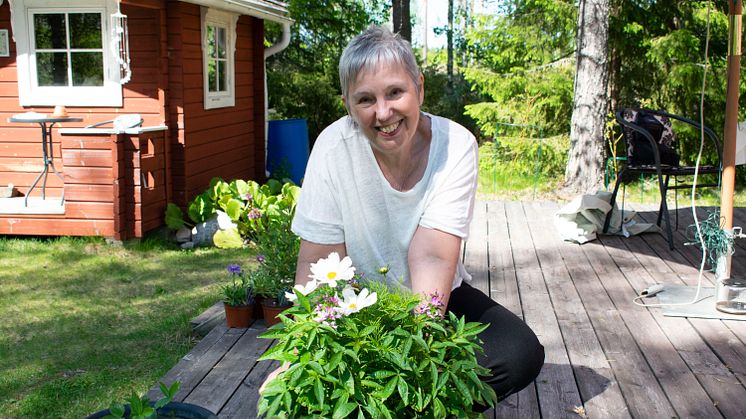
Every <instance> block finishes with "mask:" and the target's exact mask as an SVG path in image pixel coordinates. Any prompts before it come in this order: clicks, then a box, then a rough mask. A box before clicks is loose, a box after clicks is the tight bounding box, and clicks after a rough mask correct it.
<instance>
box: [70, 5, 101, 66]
mask: <svg viewBox="0 0 746 419" xmlns="http://www.w3.org/2000/svg"><path fill="white" fill-rule="evenodd" d="M68 18H69V20H70V47H71V48H101V14H99V13H70V14H69V15H68ZM73 78H74V77H73Z"/></svg>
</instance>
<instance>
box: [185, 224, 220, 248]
mask: <svg viewBox="0 0 746 419" xmlns="http://www.w3.org/2000/svg"><path fill="white" fill-rule="evenodd" d="M219 229H220V227H219V226H218V217H213V218H210V219H209V220H207V221H205V222H204V223H199V224H197V225H196V226H194V228H193V229H192V241H193V242H194V246H195V247H197V246H213V245H214V244H215V243H214V242H213V241H212V236H214V235H215V233H216V232H217V231H218V230H219Z"/></svg>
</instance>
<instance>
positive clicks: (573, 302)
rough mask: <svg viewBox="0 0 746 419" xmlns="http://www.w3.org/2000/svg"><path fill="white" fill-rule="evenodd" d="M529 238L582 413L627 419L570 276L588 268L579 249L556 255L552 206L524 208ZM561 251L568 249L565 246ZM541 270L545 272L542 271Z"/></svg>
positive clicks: (605, 361)
mask: <svg viewBox="0 0 746 419" xmlns="http://www.w3.org/2000/svg"><path fill="white" fill-rule="evenodd" d="M524 208H525V209H526V215H527V217H528V219H530V220H534V222H533V223H529V227H530V230H531V235H532V238H533V241H534V245H535V247H536V251H537V254H538V256H539V262H540V263H541V266H542V271H543V272H544V279H545V281H546V284H547V288H548V290H549V294H550V296H551V298H552V306H553V308H554V311H555V313H556V314H557V319H558V321H559V324H560V328H561V329H562V336H563V338H564V341H565V346H566V347H567V351H568V355H569V357H570V362H571V365H572V367H573V371H574V372H575V379H576V381H577V384H578V388H579V389H580V395H581V397H582V399H583V407H584V409H585V413H586V414H587V415H588V416H589V417H594V418H627V417H630V413H629V410H628V409H627V406H626V404H625V402H624V397H623V396H622V393H621V391H620V389H619V385H618V383H617V382H616V379H615V377H614V374H613V372H612V370H611V365H609V361H608V360H607V358H606V354H605V353H604V351H603V348H602V346H601V343H600V342H599V339H598V337H597V335H596V331H595V330H594V328H593V325H592V322H591V320H590V318H589V316H588V313H587V312H586V311H585V307H584V306H583V302H582V299H581V298H580V295H579V293H578V290H577V288H576V287H575V284H574V283H573V281H572V277H571V275H572V274H571V272H573V271H574V270H576V269H577V267H578V266H584V265H586V266H587V264H588V261H587V260H586V259H585V256H584V255H583V254H582V250H580V248H579V247H578V246H573V247H572V249H573V250H574V252H573V253H574V255H569V254H568V252H565V254H564V255H563V254H562V251H561V250H560V247H561V246H563V245H564V243H562V241H561V239H560V238H559V235H558V234H556V233H555V231H554V229H553V222H552V217H551V214H552V213H553V212H554V210H556V207H555V206H554V205H552V206H547V205H540V204H538V203H534V204H524ZM566 249H570V248H568V247H566ZM545 267H546V268H545Z"/></svg>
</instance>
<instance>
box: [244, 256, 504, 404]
mask: <svg viewBox="0 0 746 419" xmlns="http://www.w3.org/2000/svg"><path fill="white" fill-rule="evenodd" d="M332 256H333V255H330V259H331V257H332ZM346 259H348V258H346ZM337 260H338V257H337ZM323 261H328V259H327V260H321V261H319V263H322V262H323ZM341 264H344V260H342V262H341ZM317 265H319V264H317ZM334 273H335V275H332V276H329V275H326V274H325V273H319V272H315V276H314V279H313V280H312V281H311V282H309V283H308V284H306V285H305V286H300V285H297V286H296V287H295V289H294V292H293V294H292V295H290V297H291V298H293V299H295V300H297V302H296V305H295V306H293V307H292V308H290V309H289V310H287V311H285V312H284V313H283V314H281V315H280V318H281V319H282V323H280V324H278V325H275V326H273V327H272V328H270V329H269V330H268V331H267V332H265V333H264V334H262V336H261V337H262V338H266V339H278V343H277V345H275V346H274V347H272V348H271V349H270V350H268V351H267V352H266V353H265V354H264V355H262V357H261V358H260V359H264V360H266V359H274V360H278V361H283V362H288V363H289V368H288V369H287V370H286V371H284V372H282V373H280V374H279V375H278V376H277V377H276V379H274V380H273V381H272V382H270V383H269V384H268V385H267V387H266V388H265V390H264V392H263V394H262V400H261V401H260V406H259V413H260V415H261V414H266V416H267V417H310V416H314V417H334V418H344V417H348V416H349V417H358V418H361V417H362V418H365V417H389V418H390V417H412V418H414V417H448V416H456V417H468V416H469V415H473V414H474V413H475V412H474V411H473V410H472V409H473V406H474V404H475V403H480V404H483V405H487V404H490V405H492V404H494V403H495V401H496V397H495V393H494V391H493V390H492V388H491V387H489V386H488V385H486V384H485V383H484V382H482V381H481V380H480V378H479V376H480V375H486V374H487V373H488V371H487V370H486V369H485V368H483V367H481V366H479V365H478V364H477V361H476V353H477V351H479V350H481V347H480V346H479V345H480V341H479V338H478V337H477V335H478V334H479V333H480V332H482V331H483V330H484V329H485V328H486V327H487V326H486V325H484V324H481V323H466V322H465V321H464V319H463V318H461V319H459V318H457V317H456V316H455V315H454V314H453V313H449V314H448V316H447V317H442V316H441V314H440V313H441V310H442V309H443V307H442V301H441V300H440V299H439V298H438V296H437V295H436V296H432V297H431V298H430V299H428V300H427V301H422V299H421V297H420V296H417V295H414V294H412V293H408V292H404V291H392V290H390V289H388V288H387V286H386V285H385V284H383V283H367V284H365V287H366V288H362V289H361V286H360V285H357V279H356V278H353V280H347V279H343V276H342V275H339V272H338V271H337V270H336V269H335V271H334ZM331 277H334V278H337V279H336V280H329V279H328V278H331Z"/></svg>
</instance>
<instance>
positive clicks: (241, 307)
mask: <svg viewBox="0 0 746 419" xmlns="http://www.w3.org/2000/svg"><path fill="white" fill-rule="evenodd" d="M227 270H228V272H230V274H231V282H230V283H229V284H226V285H224V286H223V307H224V308H225V321H226V324H227V325H228V327H235V328H241V329H245V328H247V327H249V325H251V322H252V321H253V320H254V289H253V286H252V284H251V282H250V281H249V279H248V278H247V277H246V275H244V272H243V270H242V269H241V267H240V266H239V265H237V264H235V263H234V264H231V265H228V268H227Z"/></svg>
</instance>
